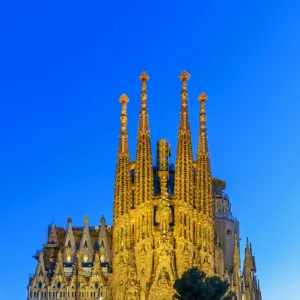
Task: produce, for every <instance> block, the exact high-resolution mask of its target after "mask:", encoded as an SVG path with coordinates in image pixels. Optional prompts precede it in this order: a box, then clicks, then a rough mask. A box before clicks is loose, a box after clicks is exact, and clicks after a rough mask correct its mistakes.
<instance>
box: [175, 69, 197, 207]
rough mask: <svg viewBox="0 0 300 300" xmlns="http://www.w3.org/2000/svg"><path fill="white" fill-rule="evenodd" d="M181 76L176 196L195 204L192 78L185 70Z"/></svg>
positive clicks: (180, 199)
mask: <svg viewBox="0 0 300 300" xmlns="http://www.w3.org/2000/svg"><path fill="white" fill-rule="evenodd" d="M179 78H180V80H181V81H182V87H181V108H180V121H179V131H178V143H177V156H176V172H175V198H176V200H177V201H184V202H187V203H190V204H193V154H192V143H191V132H190V123H189V117H188V105H187V99H188V93H187V80H188V79H189V78H190V74H189V73H187V72H186V71H184V72H182V73H181V75H180V76H179Z"/></svg>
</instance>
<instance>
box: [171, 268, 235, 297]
mask: <svg viewBox="0 0 300 300" xmlns="http://www.w3.org/2000/svg"><path fill="white" fill-rule="evenodd" d="M228 287H229V284H228V283H227V282H226V281H223V280H221V278H220V277H218V276H212V277H207V276H206V274H205V273H204V272H202V271H200V270H199V269H198V268H196V267H193V268H191V269H189V270H188V271H186V272H185V273H184V274H183V275H182V276H181V278H179V279H176V281H175V283H174V288H175V290H176V294H175V295H174V297H173V299H176V300H235V299H236V297H235V295H234V294H233V293H231V292H230V293H228V294H227V295H225V294H226V292H227V290H228Z"/></svg>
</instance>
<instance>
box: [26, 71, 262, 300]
mask: <svg viewBox="0 0 300 300" xmlns="http://www.w3.org/2000/svg"><path fill="white" fill-rule="evenodd" d="M179 78H180V81H181V91H180V112H179V126H178V132H177V133H178V141H177V153H176V163H175V167H174V165H173V164H171V163H170V161H169V157H170V155H171V150H170V144H169V143H168V141H167V140H166V139H165V138H162V139H160V140H159V141H158V142H157V144H156V145H157V149H156V164H155V165H153V161H152V148H151V139H150V125H149V115H148V92H147V82H148V80H149V76H148V74H147V73H145V72H142V73H141V75H140V76H139V79H140V81H141V102H140V113H139V120H138V132H137V144H136V145H137V146H136V155H135V158H134V159H131V158H130V155H129V143H128V128H127V121H128V116H127V104H128V102H129V98H128V96H127V95H125V94H122V95H121V96H120V98H119V101H120V103H121V116H120V134H119V143H118V150H117V164H116V174H115V183H114V199H113V226H112V227H111V226H108V225H106V222H105V218H104V217H103V216H102V217H101V219H100V224H99V225H96V226H91V225H89V220H88V217H85V218H84V225H83V226H73V225H72V219H71V218H68V224H67V228H66V229H65V228H63V227H56V225H55V224H54V223H52V224H51V225H50V226H49V228H48V236H47V242H46V243H45V244H44V246H43V248H42V250H41V251H39V252H38V253H37V254H36V255H35V256H34V257H35V258H36V259H37V260H38V264H37V268H36V272H35V275H34V276H32V277H31V278H30V281H29V285H28V299H29V300H38V299H61V300H66V299H69V300H77V299H86V300H95V299H97V300H100V299H101V300H171V299H172V297H173V295H174V292H175V291H174V288H173V284H174V281H175V279H176V278H178V277H180V276H181V275H182V274H183V273H184V272H185V271H186V270H188V269H189V268H191V267H194V266H196V267H198V268H199V269H200V270H201V271H204V272H205V273H206V274H207V275H208V276H213V275H218V276H220V277H221V278H222V279H224V280H227V281H228V283H229V285H230V289H231V291H233V292H235V293H236V295H237V299H238V300H261V299H262V298H261V292H260V286H259V282H258V281H257V278H256V276H255V272H256V266H255V258H254V256H253V255H252V247H251V244H250V245H249V244H248V242H247V246H246V252H245V261H244V268H243V275H241V270H240V246H239V241H240V236H239V222H238V221H237V219H236V218H234V217H233V216H232V213H231V204H230V201H229V198H228V196H227V195H226V194H225V192H224V189H225V187H226V184H225V182H224V181H222V180H218V179H212V172H211V167H210V155H209V147H208V138H207V124H206V107H205V105H206V101H207V99H208V97H207V95H206V94H205V93H201V94H200V95H199V97H198V100H199V101H200V113H199V125H200V129H199V133H198V137H197V141H198V143H197V151H196V157H195V159H194V157H193V151H192V134H191V126H190V122H189V111H188V89H187V82H188V80H189V78H190V75H189V73H187V72H186V71H184V72H182V73H181V74H180V76H179ZM153 103H155V102H154V101H153V102H152V104H153ZM156 122H161V120H156Z"/></svg>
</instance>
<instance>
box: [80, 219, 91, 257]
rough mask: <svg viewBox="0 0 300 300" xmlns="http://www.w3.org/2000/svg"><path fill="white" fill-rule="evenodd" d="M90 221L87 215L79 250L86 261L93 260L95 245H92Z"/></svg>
mask: <svg viewBox="0 0 300 300" xmlns="http://www.w3.org/2000/svg"><path fill="white" fill-rule="evenodd" d="M88 222H89V218H88V217H87V216H85V217H84V227H83V231H82V236H81V240H80V245H79V250H80V252H81V254H82V259H83V261H84V262H91V261H93V245H92V240H91V235H90V230H89V225H88Z"/></svg>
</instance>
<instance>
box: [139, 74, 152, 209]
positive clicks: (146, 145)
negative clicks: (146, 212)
mask: <svg viewBox="0 0 300 300" xmlns="http://www.w3.org/2000/svg"><path fill="white" fill-rule="evenodd" d="M139 78H140V80H141V82H142V93H141V100H142V103H141V110H140V118H139V125H138V137H137V139H138V140H137V148H136V160H135V191H136V192H135V204H136V206H138V205H139V204H141V203H143V202H147V201H150V200H151V199H152V196H153V170H152V153H151V142H150V131H149V116H148V109H147V86H146V83H147V81H148V80H149V76H148V74H147V73H146V72H143V73H142V74H141V75H140V77H139Z"/></svg>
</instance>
